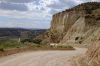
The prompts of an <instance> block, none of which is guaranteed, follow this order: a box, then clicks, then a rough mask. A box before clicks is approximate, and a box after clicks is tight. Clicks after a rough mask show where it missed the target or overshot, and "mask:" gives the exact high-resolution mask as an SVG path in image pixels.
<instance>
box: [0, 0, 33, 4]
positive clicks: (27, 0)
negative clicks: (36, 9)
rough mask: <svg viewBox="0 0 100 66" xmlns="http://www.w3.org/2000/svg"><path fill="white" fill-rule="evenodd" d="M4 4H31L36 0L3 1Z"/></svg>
mask: <svg viewBox="0 0 100 66" xmlns="http://www.w3.org/2000/svg"><path fill="white" fill-rule="evenodd" d="M1 1H2V2H11V3H29V2H32V1H34V0H1Z"/></svg>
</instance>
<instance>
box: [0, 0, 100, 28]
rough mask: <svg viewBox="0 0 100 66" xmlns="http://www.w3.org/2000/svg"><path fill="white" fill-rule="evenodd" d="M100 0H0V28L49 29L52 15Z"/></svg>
mask: <svg viewBox="0 0 100 66" xmlns="http://www.w3.org/2000/svg"><path fill="white" fill-rule="evenodd" d="M90 1H99V2H100V0H0V27H20V28H42V29H44V28H49V27H50V22H51V17H52V15H53V14H54V13H56V12H59V11H62V10H65V9H67V8H70V7H73V6H75V5H78V4H80V3H83V2H90Z"/></svg>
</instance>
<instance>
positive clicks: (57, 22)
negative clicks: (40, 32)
mask: <svg viewBox="0 0 100 66" xmlns="http://www.w3.org/2000/svg"><path fill="white" fill-rule="evenodd" d="M47 36H48V37H47V38H45V39H43V41H42V42H44V43H47V42H48V43H59V44H61V45H67V44H73V45H75V44H77V45H83V46H87V47H89V49H88V51H87V53H86V55H85V56H82V58H80V57H79V59H78V60H77V61H76V65H75V66H100V2H87V3H83V4H80V5H77V6H75V7H73V8H70V9H66V10H65V11H62V12H59V13H56V14H54V15H53V17H52V21H51V28H50V30H48V34H47ZM77 63H78V64H77Z"/></svg>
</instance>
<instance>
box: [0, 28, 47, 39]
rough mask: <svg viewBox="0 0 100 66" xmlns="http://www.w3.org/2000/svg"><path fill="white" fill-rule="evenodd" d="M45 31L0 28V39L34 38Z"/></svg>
mask: <svg viewBox="0 0 100 66" xmlns="http://www.w3.org/2000/svg"><path fill="white" fill-rule="evenodd" d="M45 31H46V29H24V28H0V38H1V39H3V38H19V37H21V38H34V37H36V36H37V35H39V34H41V33H43V32H45Z"/></svg>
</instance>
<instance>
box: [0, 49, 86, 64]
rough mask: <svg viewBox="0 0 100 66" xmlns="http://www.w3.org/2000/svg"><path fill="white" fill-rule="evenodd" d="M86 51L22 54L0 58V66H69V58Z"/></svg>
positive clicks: (31, 52)
mask: <svg viewBox="0 0 100 66" xmlns="http://www.w3.org/2000/svg"><path fill="white" fill-rule="evenodd" d="M86 50H87V49H85V48H76V50H71V51H66V50H64V51H57V50H56V51H30V52H24V53H19V54H14V55H10V56H6V57H2V58H0V66H71V65H70V64H71V62H70V58H72V57H73V56H78V55H81V54H84V53H85V52H86Z"/></svg>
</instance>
